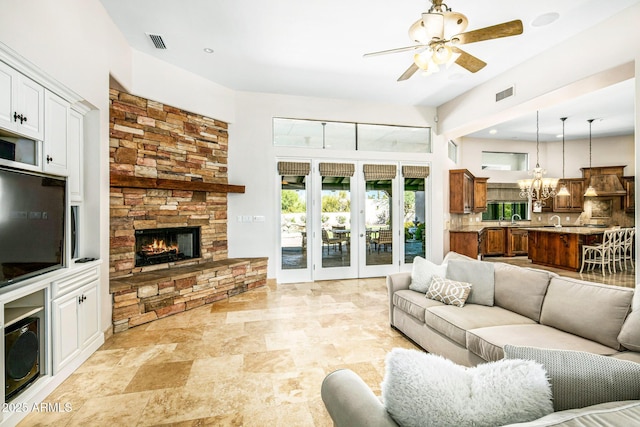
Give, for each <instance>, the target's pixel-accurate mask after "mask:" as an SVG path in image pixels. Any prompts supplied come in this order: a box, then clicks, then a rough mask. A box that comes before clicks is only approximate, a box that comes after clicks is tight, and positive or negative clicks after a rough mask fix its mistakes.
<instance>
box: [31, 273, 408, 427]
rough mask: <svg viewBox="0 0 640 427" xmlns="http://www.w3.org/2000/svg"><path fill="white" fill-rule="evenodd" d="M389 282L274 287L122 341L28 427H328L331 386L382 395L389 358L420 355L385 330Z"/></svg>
mask: <svg viewBox="0 0 640 427" xmlns="http://www.w3.org/2000/svg"><path fill="white" fill-rule="evenodd" d="M387 307H388V306H387V297H386V287H385V282H384V279H382V278H376V279H361V280H345V281H325V282H315V283H302V284H295V285H293V284H291V285H271V286H266V287H263V288H259V289H255V290H252V291H250V292H246V293H243V294H240V295H237V296H234V297H232V298H231V299H229V300H228V301H224V302H216V303H214V304H212V305H209V306H204V307H199V308H197V309H194V310H190V311H187V312H184V313H180V314H177V315H174V316H171V317H167V318H165V319H161V320H158V321H155V322H153V323H150V324H147V325H142V326H138V327H136V328H133V329H130V330H127V331H125V332H122V333H118V334H116V335H114V336H113V337H112V338H110V339H109V340H108V341H107V342H106V343H105V344H104V345H103V347H102V348H100V349H99V350H98V351H97V352H96V353H94V354H93V355H92V356H91V357H90V358H89V360H87V361H86V362H85V363H84V364H83V365H82V366H81V367H80V368H79V369H78V370H77V371H76V372H75V373H74V374H73V375H71V376H70V377H69V378H68V379H67V380H66V381H65V382H64V383H63V384H61V385H60V386H59V387H58V388H57V389H56V390H55V391H54V392H53V393H52V394H51V395H50V396H49V397H48V399H47V402H52V403H53V402H60V403H62V404H64V403H70V404H71V405H72V408H73V410H72V411H71V412H69V413H55V414H52V413H32V414H30V415H29V416H28V417H27V418H25V419H24V420H23V421H22V423H20V424H19V425H20V426H22V427H25V426H45V425H46V426H49V425H51V426H159V425H172V426H205V425H211V426H260V427H263V426H287V427H290V426H331V425H332V423H331V420H330V418H329V415H328V414H327V413H326V411H325V409H324V405H323V404H322V400H321V398H320V385H321V383H322V380H323V379H324V377H325V376H326V375H327V374H328V373H330V372H331V371H333V370H335V369H338V368H343V367H346V368H350V369H352V370H354V371H355V372H357V373H358V374H359V375H360V376H362V377H363V379H364V380H365V381H366V382H367V383H368V384H369V385H370V386H371V387H372V389H374V391H375V392H376V393H378V394H379V392H380V382H381V381H382V377H383V373H384V357H385V355H386V354H387V352H388V351H389V350H391V349H392V348H393V347H405V348H414V346H413V344H411V343H410V342H409V341H407V340H406V339H405V338H403V337H402V336H401V335H400V334H399V333H397V332H395V331H394V330H392V329H391V328H390V327H389V321H388V314H387V313H388V308H387Z"/></svg>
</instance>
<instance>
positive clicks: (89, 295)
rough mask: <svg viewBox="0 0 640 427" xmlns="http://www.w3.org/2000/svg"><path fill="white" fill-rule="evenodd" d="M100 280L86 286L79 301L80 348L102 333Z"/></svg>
mask: <svg viewBox="0 0 640 427" xmlns="http://www.w3.org/2000/svg"><path fill="white" fill-rule="evenodd" d="M98 300H99V299H98V280H96V281H94V282H92V283H90V284H88V285H86V286H84V287H83V288H82V293H81V295H80V299H79V308H80V318H79V323H80V348H83V347H84V346H85V344H87V343H88V342H89V341H91V340H92V339H93V338H95V336H96V335H97V334H98V333H100V326H99V316H100V313H99V304H98Z"/></svg>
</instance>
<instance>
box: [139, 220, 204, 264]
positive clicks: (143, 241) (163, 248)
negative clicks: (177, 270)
mask: <svg viewBox="0 0 640 427" xmlns="http://www.w3.org/2000/svg"><path fill="white" fill-rule="evenodd" d="M135 236H136V267H144V266H146V265H154V264H163V263H167V262H174V261H182V260H188V259H192V258H200V227H175V228H156V229H150V230H136V232H135Z"/></svg>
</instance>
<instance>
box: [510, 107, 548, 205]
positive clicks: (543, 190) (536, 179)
mask: <svg viewBox="0 0 640 427" xmlns="http://www.w3.org/2000/svg"><path fill="white" fill-rule="evenodd" d="M546 173H547V171H546V170H544V169H542V168H541V167H540V117H539V113H538V111H536V167H535V168H533V170H531V171H529V175H531V176H533V178H528V179H519V180H518V185H519V186H520V197H522V198H523V199H531V201H533V202H535V204H536V205H537V206H544V205H545V202H544V201H545V200H546V199H549V198H551V197H554V196H555V195H556V186H557V185H558V178H545V177H544V175H545V174H546Z"/></svg>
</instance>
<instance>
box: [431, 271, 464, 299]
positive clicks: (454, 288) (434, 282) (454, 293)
mask: <svg viewBox="0 0 640 427" xmlns="http://www.w3.org/2000/svg"><path fill="white" fill-rule="evenodd" d="M469 292H471V284H470V283H464V282H456V281H455V280H449V279H445V278H444V277H440V276H437V275H435V274H434V275H433V276H431V283H429V289H428V290H427V293H426V294H425V296H426V297H427V298H429V299H433V300H436V301H440V302H443V303H445V304H448V305H456V306H458V307H464V303H465V301H467V298H468V297H469Z"/></svg>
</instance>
